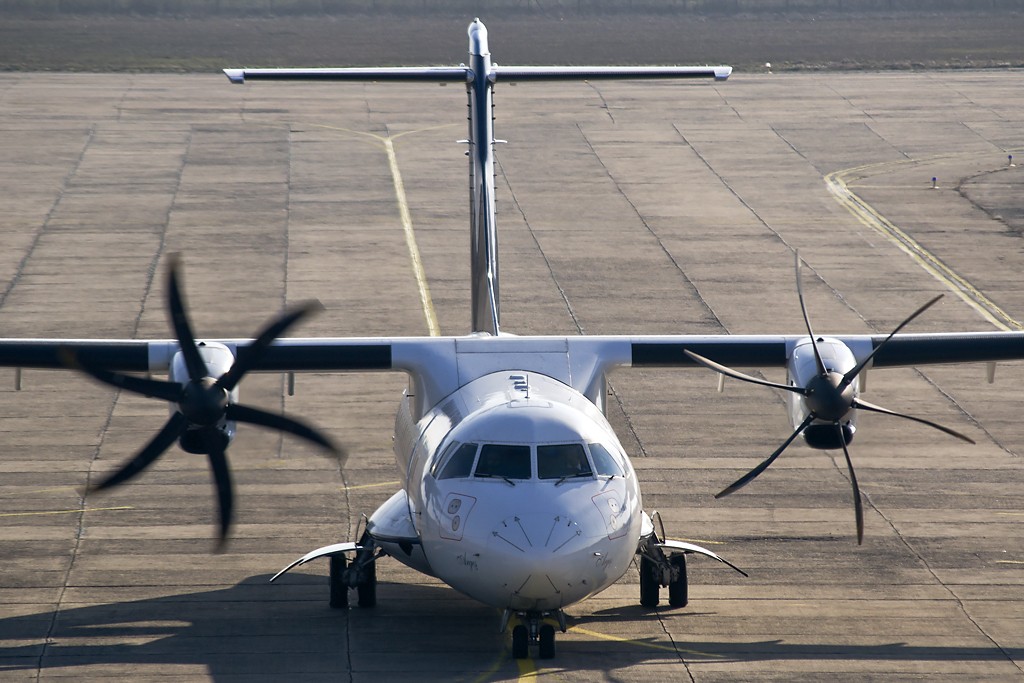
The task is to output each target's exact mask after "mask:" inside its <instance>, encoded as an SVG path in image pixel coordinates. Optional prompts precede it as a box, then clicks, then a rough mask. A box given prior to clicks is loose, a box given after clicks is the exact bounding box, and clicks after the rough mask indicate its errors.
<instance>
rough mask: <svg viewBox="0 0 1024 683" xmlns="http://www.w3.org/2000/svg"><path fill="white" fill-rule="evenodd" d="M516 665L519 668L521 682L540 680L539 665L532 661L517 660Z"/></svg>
mask: <svg viewBox="0 0 1024 683" xmlns="http://www.w3.org/2000/svg"><path fill="white" fill-rule="evenodd" d="M516 665H517V666H518V667H519V680H521V681H525V680H529V679H531V678H540V671H538V670H537V664H536V663H535V662H534V661H533V660H532V659H517V660H516Z"/></svg>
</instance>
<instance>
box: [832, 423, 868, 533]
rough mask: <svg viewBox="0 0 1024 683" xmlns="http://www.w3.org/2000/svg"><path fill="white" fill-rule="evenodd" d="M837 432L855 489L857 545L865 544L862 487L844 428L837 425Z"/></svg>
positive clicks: (851, 482) (854, 505) (851, 483)
mask: <svg viewBox="0 0 1024 683" xmlns="http://www.w3.org/2000/svg"><path fill="white" fill-rule="evenodd" d="M835 425H836V431H838V432H839V443H841V444H842V445H843V455H845V456H846V469H847V470H848V471H849V472H850V485H851V486H852V487H853V511H854V514H855V515H856V516H857V545H861V544H863V543H864V504H863V503H862V502H861V500H860V487H859V486H858V485H857V475H856V474H855V473H854V471H853V461H852V460H850V449H848V448H847V447H846V437H845V436H844V435H843V427H842V425H840V424H839V423H838V422H836V423H835Z"/></svg>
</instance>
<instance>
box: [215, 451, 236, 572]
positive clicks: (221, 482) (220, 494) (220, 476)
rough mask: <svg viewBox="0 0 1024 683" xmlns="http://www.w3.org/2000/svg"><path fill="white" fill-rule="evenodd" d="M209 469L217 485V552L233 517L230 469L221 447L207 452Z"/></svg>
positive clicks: (222, 544) (232, 489) (226, 534)
mask: <svg viewBox="0 0 1024 683" xmlns="http://www.w3.org/2000/svg"><path fill="white" fill-rule="evenodd" d="M209 458H210V470H211V471H212V472H213V481H214V485H215V486H216V487H217V504H218V511H219V512H218V521H219V535H218V538H217V552H220V551H221V550H223V549H224V546H225V544H226V543H227V538H228V531H229V530H230V529H231V521H232V518H233V517H234V501H235V493H234V485H233V484H232V483H231V469H230V468H229V467H228V456H227V454H226V453H225V452H224V450H223V449H221V450H215V451H213V452H211V453H210V454H209Z"/></svg>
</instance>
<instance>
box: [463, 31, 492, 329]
mask: <svg viewBox="0 0 1024 683" xmlns="http://www.w3.org/2000/svg"><path fill="white" fill-rule="evenodd" d="M469 70H470V74H469V77H468V78H467V79H466V93H467V96H468V98H469V223H470V226H469V227H470V259H471V268H470V272H471V277H472V283H471V285H472V288H473V289H472V331H473V332H486V333H488V334H492V335H495V336H496V335H497V334H498V329H499V322H500V309H499V307H498V301H499V299H498V296H499V287H498V234H497V230H496V227H495V225H494V116H493V114H492V107H493V106H494V100H493V97H492V96H493V92H492V86H493V85H494V74H493V73H492V71H491V52H490V48H489V47H488V45H487V28H486V27H485V26H484V25H483V22H481V21H480V20H479V19H474V20H473V23H471V24H470V25H469Z"/></svg>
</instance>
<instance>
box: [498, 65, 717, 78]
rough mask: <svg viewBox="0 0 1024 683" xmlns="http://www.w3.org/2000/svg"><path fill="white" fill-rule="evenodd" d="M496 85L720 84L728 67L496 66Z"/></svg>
mask: <svg viewBox="0 0 1024 683" xmlns="http://www.w3.org/2000/svg"><path fill="white" fill-rule="evenodd" d="M492 73H493V74H494V75H495V77H496V79H497V80H498V81H519V82H524V81H598V80H613V79H614V80H640V79H652V78H668V79H672V78H714V79H715V80H716V81H724V80H726V79H727V78H729V76H730V75H731V74H732V67H731V66H497V65H495V66H494V67H493V68H492Z"/></svg>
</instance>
